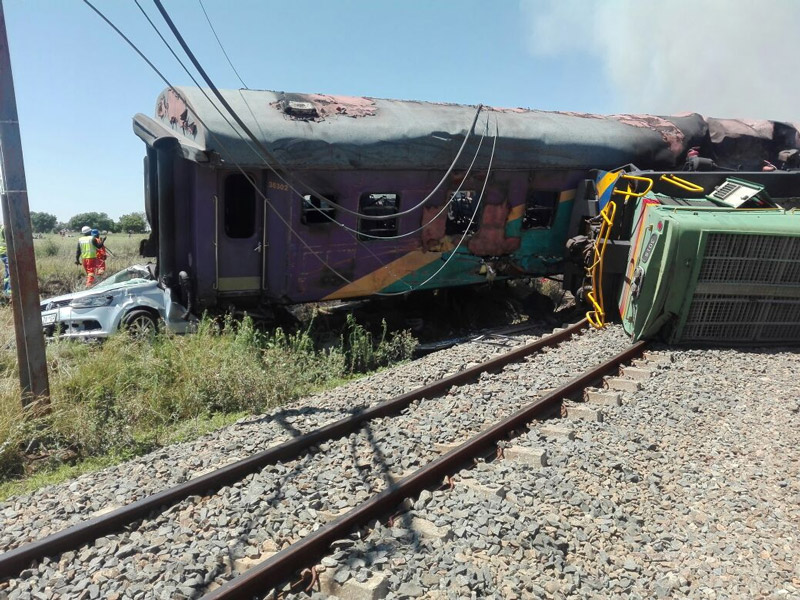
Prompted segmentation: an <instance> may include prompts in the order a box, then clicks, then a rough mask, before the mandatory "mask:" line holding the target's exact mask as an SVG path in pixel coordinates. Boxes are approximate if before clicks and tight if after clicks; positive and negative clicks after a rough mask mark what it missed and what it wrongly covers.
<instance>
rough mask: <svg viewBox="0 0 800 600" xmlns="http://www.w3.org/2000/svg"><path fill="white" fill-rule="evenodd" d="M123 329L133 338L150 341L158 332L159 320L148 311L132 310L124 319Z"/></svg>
mask: <svg viewBox="0 0 800 600" xmlns="http://www.w3.org/2000/svg"><path fill="white" fill-rule="evenodd" d="M122 328H123V329H124V330H125V331H127V332H128V333H129V334H130V335H131V336H132V337H135V338H138V339H149V338H152V337H154V336H155V335H156V333H157V332H158V320H157V319H156V317H154V316H153V314H152V313H151V312H149V311H146V310H132V311H131V312H129V313H128V314H127V315H125V316H124V317H123V318H122Z"/></svg>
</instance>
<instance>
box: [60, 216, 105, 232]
mask: <svg viewBox="0 0 800 600" xmlns="http://www.w3.org/2000/svg"><path fill="white" fill-rule="evenodd" d="M67 224H68V225H69V228H70V229H72V230H73V231H80V230H81V227H83V226H84V225H88V226H89V227H92V228H93V229H99V230H100V231H114V220H113V219H112V218H111V217H109V216H108V215H107V214H106V213H104V212H103V213H98V212H88V213H81V214H79V215H75V216H74V217H72V218H71V219H70V220H69V222H68V223H67Z"/></svg>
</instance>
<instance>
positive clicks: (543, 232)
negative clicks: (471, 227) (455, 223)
mask: <svg viewBox="0 0 800 600" xmlns="http://www.w3.org/2000/svg"><path fill="white" fill-rule="evenodd" d="M572 204H573V200H564V201H562V202H559V203H558V205H557V209H556V214H555V217H554V219H553V225H552V226H551V227H538V228H533V229H527V230H523V229H522V218H519V219H512V220H511V221H509V222H508V223H506V226H505V235H506V237H507V238H511V237H518V238H520V247H519V249H518V250H517V251H515V252H514V253H512V254H511V255H510V259H511V262H512V263H513V265H514V267H515V270H514V271H513V272H511V273H507V274H503V273H495V275H494V276H493V277H492V279H495V280H502V279H508V278H509V277H511V276H519V275H520V271H524V272H525V273H529V274H530V275H549V274H552V273H555V272H558V269H560V267H561V263H562V262H563V258H564V246H563V240H564V238H565V237H566V234H567V227H568V226H569V218H570V214H571V213H572ZM466 245H467V244H466V243H465V244H463V245H462V246H461V247H459V248H458V249H457V250H455V251H453V252H443V253H442V256H441V259H440V260H435V261H433V262H431V263H429V264H427V265H425V266H424V267H422V268H420V269H417V270H416V271H414V272H413V273H410V274H409V275H406V276H405V277H402V278H400V279H398V280H396V281H394V282H393V283H392V284H390V285H388V286H386V287H384V288H383V289H381V293H389V294H396V293H402V292H410V291H414V290H425V289H435V288H438V287H450V286H459V285H473V284H477V283H485V282H487V281H489V278H488V277H487V274H488V273H487V271H486V268H485V260H484V257H481V256H476V255H474V254H472V253H471V252H470V251H469V250H468V249H467V247H466ZM453 253H455V256H452V258H451V255H453ZM448 258H449V261H448ZM445 262H446V263H447V264H446V265H445V264H444V263H445ZM443 265H444V266H443ZM440 269H441V271H439V270H440ZM437 271H439V272H438V273H437ZM431 277H432V279H431ZM429 279H430V281H428V280H429Z"/></svg>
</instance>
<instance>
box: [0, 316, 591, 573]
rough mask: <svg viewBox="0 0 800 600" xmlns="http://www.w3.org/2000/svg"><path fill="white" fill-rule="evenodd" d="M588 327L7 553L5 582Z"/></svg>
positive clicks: (0, 567)
mask: <svg viewBox="0 0 800 600" xmlns="http://www.w3.org/2000/svg"><path fill="white" fill-rule="evenodd" d="M585 326H586V320H585V319H584V320H582V321H579V322H578V323H575V324H573V325H570V326H569V327H567V328H565V329H564V330H562V331H559V332H557V333H553V334H550V335H548V336H545V337H543V338H540V339H538V340H536V341H534V342H531V343H530V344H526V345H524V346H522V347H520V348H515V349H513V350H510V351H509V352H506V353H504V354H502V355H500V356H497V357H495V358H493V359H490V360H488V361H486V362H484V363H481V364H479V365H476V366H474V367H471V368H468V369H465V370H464V371H461V372H459V373H456V374H454V375H450V376H448V377H444V378H443V379H439V380H437V381H434V382H433V383H430V384H428V385H425V386H422V387H419V388H417V389H415V390H412V391H410V392H408V393H405V394H402V395H400V396H395V397H394V398H390V399H388V400H385V401H383V402H380V403H378V404H376V405H375V406H372V407H370V408H367V409H366V410H363V411H361V412H359V413H356V414H354V415H351V416H349V417H345V418H343V419H340V420H338V421H335V422H333V423H330V424H329V425H326V426H324V427H320V428H319V429H315V430H313V431H310V432H308V433H306V434H303V435H300V436H298V437H295V438H293V439H291V440H288V441H286V442H284V443H282V444H279V445H277V446H274V447H272V448H269V449H267V450H264V451H262V452H259V453H257V454H254V455H252V456H249V457H247V458H243V459H241V460H239V461H237V462H235V463H232V464H230V465H227V466H225V467H222V468H220V469H218V470H216V471H213V472H211V473H207V474H205V475H202V476H200V477H196V478H194V479H191V480H190V481H187V482H185V483H182V484H180V485H178V486H175V487H172V488H169V489H166V490H163V491H161V492H158V493H156V494H153V495H151V496H147V497H146V498H142V499H140V500H137V501H135V502H132V503H130V504H128V505H126V506H123V507H121V508H118V509H116V510H114V511H111V512H109V513H106V514H104V515H101V516H98V517H94V518H92V519H87V520H86V521H83V522H81V523H77V524H75V525H73V526H71V527H68V528H67V529H64V530H62V531H59V532H57V533H54V534H52V535H49V536H47V537H45V538H42V539H41V540H37V541H34V542H30V543H28V544H24V545H22V546H20V547H18V548H15V549H13V550H9V551H8V552H5V553H4V554H0V580H3V579H7V578H9V577H12V576H14V575H15V574H18V573H19V572H20V571H22V570H23V569H25V568H27V567H28V566H29V565H30V564H31V562H32V561H34V560H40V559H42V558H44V557H45V556H53V555H56V554H60V553H62V552H66V551H68V550H74V549H76V548H78V547H80V546H81V544H84V543H87V542H92V541H94V540H96V539H97V538H98V537H101V536H103V535H106V534H109V533H113V532H115V531H119V530H120V529H122V528H123V527H124V526H126V525H128V524H130V523H132V522H134V521H136V520H138V519H142V518H146V517H147V516H148V515H150V514H152V513H154V512H156V511H163V510H165V509H166V508H167V507H169V506H171V505H173V504H175V503H176V502H179V501H181V500H184V499H186V498H188V497H189V496H193V495H206V494H208V493H210V492H213V491H215V490H217V489H219V488H221V487H223V486H225V485H229V484H231V483H235V482H236V481H240V480H241V479H243V478H244V477H246V476H247V475H250V474H251V473H254V472H256V471H258V470H260V469H262V468H263V467H265V466H267V465H272V464H276V463H278V462H286V461H289V460H293V459H296V458H297V457H298V456H300V454H301V453H302V452H303V451H305V450H307V449H309V448H311V447H312V446H315V445H317V444H320V443H322V442H325V441H328V440H331V439H335V438H338V437H343V436H347V435H349V434H351V433H353V432H354V431H358V429H359V428H360V427H361V426H362V424H363V423H365V422H367V421H369V420H371V419H377V418H380V417H385V416H389V415H392V414H396V413H398V412H400V411H401V410H403V409H404V408H406V407H407V406H408V405H409V404H411V403H412V402H414V401H415V400H419V399H421V398H425V397H431V396H435V395H438V394H441V393H443V392H445V391H447V390H448V389H449V388H450V387H451V386H454V385H462V384H464V383H466V382H468V381H471V380H473V379H476V378H477V377H479V376H480V375H481V373H484V372H493V371H497V370H499V369H501V368H503V367H504V366H505V365H507V364H510V363H512V362H516V361H518V360H521V359H522V358H524V357H526V356H528V355H530V354H533V353H534V352H536V351H538V350H540V349H541V348H545V347H549V346H555V345H557V344H559V343H560V342H562V341H563V340H565V339H567V338H569V337H570V336H572V335H573V334H574V333H577V332H578V331H580V330H581V329H582V328H583V327H585Z"/></svg>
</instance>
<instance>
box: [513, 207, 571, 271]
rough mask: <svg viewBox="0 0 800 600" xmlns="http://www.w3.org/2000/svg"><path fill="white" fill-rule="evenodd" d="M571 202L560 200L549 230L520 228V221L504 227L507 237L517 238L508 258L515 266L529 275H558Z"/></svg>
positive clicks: (562, 258)
mask: <svg viewBox="0 0 800 600" xmlns="http://www.w3.org/2000/svg"><path fill="white" fill-rule="evenodd" d="M573 203H574V200H572V199H570V200H563V201H561V202H559V203H558V204H557V205H556V206H557V208H556V214H555V218H554V219H553V224H552V226H550V227H535V228H532V229H522V218H519V219H514V220H513V221H510V222H509V223H507V224H506V237H512V236H518V237H519V238H520V247H519V249H518V250H517V251H516V252H514V253H513V254H512V255H511V258H512V260H513V262H514V264H515V265H516V266H517V267H518V268H519V269H521V270H522V271H524V272H525V273H529V274H531V275H550V274H553V273H556V272H560V271H559V269H560V268H561V264H562V263H563V261H564V240H565V239H566V237H567V229H568V228H569V219H570V215H571V214H572V205H573Z"/></svg>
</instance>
